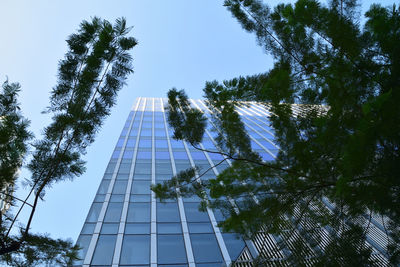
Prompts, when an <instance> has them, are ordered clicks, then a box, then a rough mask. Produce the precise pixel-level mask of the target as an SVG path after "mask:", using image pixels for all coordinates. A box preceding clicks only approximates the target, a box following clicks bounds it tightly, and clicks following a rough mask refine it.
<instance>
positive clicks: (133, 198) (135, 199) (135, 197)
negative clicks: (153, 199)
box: [129, 195, 150, 202]
mask: <svg viewBox="0 0 400 267" xmlns="http://www.w3.org/2000/svg"><path fill="white" fill-rule="evenodd" d="M129 201H130V202H150V195H131V198H130V200H129Z"/></svg>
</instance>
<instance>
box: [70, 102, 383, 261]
mask: <svg viewBox="0 0 400 267" xmlns="http://www.w3.org/2000/svg"><path fill="white" fill-rule="evenodd" d="M190 101H191V103H192V105H193V106H194V107H197V108H199V109H201V110H203V111H204V112H205V113H206V114H207V115H208V116H211V114H210V112H209V110H208V109H207V107H206V105H205V103H204V102H203V101H201V100H190ZM166 104H167V103H166V99H161V98H138V99H136V101H135V102H134V104H133V107H132V110H131V112H130V113H129V116H128V119H127V120H126V123H125V125H124V127H123V129H122V132H121V135H120V137H119V139H118V141H117V144H116V146H115V149H114V151H113V153H112V155H111V159H110V161H109V164H108V166H107V168H106V170H105V174H104V176H103V178H102V180H101V183H100V185H99V188H98V191H97V194H96V196H95V197H94V201H93V204H92V206H91V208H90V211H89V214H88V216H87V218H86V221H85V223H84V225H83V228H82V231H81V234H80V236H79V238H78V241H77V243H78V244H79V245H80V246H81V247H82V250H81V255H80V256H81V258H82V260H81V261H79V262H76V266H131V267H133V266H136V267H139V266H140V267H142V266H151V267H153V266H154V267H155V266H160V267H161V266H164V267H167V266H176V267H179V266H199V267H206V266H207V267H212V266H215V267H217V266H218V267H220V266H229V265H230V264H231V263H232V262H236V264H237V266H251V265H248V263H250V262H251V261H252V260H253V259H255V258H257V257H259V256H260V257H265V258H270V259H272V261H271V262H273V261H274V260H275V261H276V262H277V264H278V265H279V261H280V260H282V259H284V258H285V257H286V256H287V255H286V253H287V252H286V251H285V250H282V249H280V248H279V247H278V245H277V243H278V242H279V239H280V237H279V236H274V235H271V234H268V233H264V232H262V231H261V232H260V233H259V234H258V235H257V236H256V237H255V238H254V239H253V240H243V239H241V238H240V237H239V236H238V235H236V234H234V233H223V232H221V231H220V229H219V228H218V226H217V224H218V222H219V221H221V220H223V219H224V217H223V214H222V213H221V211H219V210H212V209H210V208H208V209H207V212H201V211H199V210H198V206H199V203H200V199H199V198H197V197H190V198H181V197H179V198H178V199H177V200H168V201H167V202H166V203H160V202H159V201H158V200H157V199H156V198H155V196H154V193H153V192H151V190H150V184H154V183H158V182H162V181H164V180H166V179H170V178H171V177H172V176H173V175H175V174H177V173H178V172H180V171H181V170H185V169H187V168H189V167H194V166H195V165H196V166H199V167H201V169H202V170H208V169H210V171H208V172H206V173H205V174H204V175H202V176H201V178H200V179H203V180H206V179H210V178H213V177H215V176H216V175H218V173H219V172H221V170H223V169H225V168H226V167H228V166H229V164H230V161H229V160H227V161H224V162H223V163H222V164H220V165H218V166H216V167H213V168H211V167H212V166H214V164H216V163H218V162H220V161H221V160H222V159H223V158H222V156H221V155H219V154H215V153H207V152H203V151H199V150H196V149H194V148H192V147H191V146H190V145H188V144H186V143H185V142H182V141H176V140H173V139H172V138H171V136H172V133H173V131H172V129H170V128H169V127H168V124H167V121H166V114H165V106H166ZM295 109H296V107H295ZM238 111H239V113H240V115H241V116H242V119H243V121H244V123H245V125H246V129H247V131H248V132H249V136H250V138H251V143H252V148H253V149H254V150H256V151H257V152H259V154H260V155H261V156H262V157H263V159H264V160H270V159H273V157H274V155H276V153H277V151H278V148H277V147H276V146H275V145H274V143H273V140H274V136H273V134H274V131H273V129H271V128H270V127H269V123H268V111H267V110H266V109H265V108H264V107H262V106H261V105H258V104H256V103H251V104H250V105H247V106H243V107H238ZM208 125H209V126H208V129H207V130H206V135H205V137H204V139H203V142H202V144H201V145H200V146H201V147H202V148H205V149H208V150H216V147H215V146H216V142H215V140H214V137H215V131H211V128H212V127H213V125H212V124H211V123H209V124H208ZM326 204H327V205H329V203H328V202H327V203H326ZM370 229H371V230H370V233H371V234H370V235H369V236H368V238H367V240H368V242H369V245H370V246H372V248H373V251H374V252H373V255H374V257H378V258H379V259H381V260H382V261H383V262H384V261H386V258H385V257H384V248H385V244H386V239H385V238H386V237H385V235H384V233H383V232H382V231H383V227H382V224H381V222H379V218H378V217H377V218H372V220H371V226H370ZM279 266H280V265H279Z"/></svg>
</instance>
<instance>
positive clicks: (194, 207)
mask: <svg viewBox="0 0 400 267" xmlns="http://www.w3.org/2000/svg"><path fill="white" fill-rule="evenodd" d="M184 206H185V213H186V220H187V221H188V222H209V221H210V219H209V218H208V213H207V212H202V211H199V203H185V204H184Z"/></svg>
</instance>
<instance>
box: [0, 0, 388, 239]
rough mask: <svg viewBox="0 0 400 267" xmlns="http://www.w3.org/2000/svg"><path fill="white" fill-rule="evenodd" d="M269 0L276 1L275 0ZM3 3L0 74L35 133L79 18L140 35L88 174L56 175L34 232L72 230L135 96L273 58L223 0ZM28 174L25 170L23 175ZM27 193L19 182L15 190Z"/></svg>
mask: <svg viewBox="0 0 400 267" xmlns="http://www.w3.org/2000/svg"><path fill="white" fill-rule="evenodd" d="M267 2H268V3H269V4H270V5H272V6H273V5H275V4H276V3H278V2H280V1H267ZM381 2H382V3H383V4H384V5H388V4H390V3H393V1H381ZM368 6H369V1H368V2H367V1H364V2H362V8H363V10H365V9H366V8H367V7H368ZM0 10H1V11H2V15H1V16H0V32H1V34H2V37H1V41H0V82H1V83H2V82H3V81H4V80H6V79H7V78H8V80H9V82H19V83H20V84H21V90H22V91H21V92H20V102H21V109H22V112H23V114H24V115H25V116H26V117H27V118H29V119H30V120H31V130H32V131H33V132H34V134H35V136H36V137H37V138H39V137H40V134H41V129H43V127H45V126H46V125H47V124H48V123H49V122H50V119H49V117H48V116H47V115H43V114H41V112H42V111H43V110H44V109H45V107H46V106H47V105H48V102H49V92H50V90H51V89H52V87H53V86H55V85H56V75H57V66H58V61H59V60H61V59H62V58H63V56H64V54H65V52H66V51H67V45H66V42H65V40H66V39H67V37H68V35H70V34H72V33H74V32H75V31H76V29H77V28H78V27H79V24H80V22H81V21H82V20H90V18H91V17H93V16H99V17H101V18H103V19H107V20H109V21H110V22H114V21H115V19H116V18H118V17H125V18H126V20H127V24H128V25H130V26H133V29H132V30H131V35H132V36H133V37H135V38H136V39H137V40H138V42H139V44H138V45H137V46H136V47H135V48H134V49H133V51H132V56H133V59H134V61H133V66H134V71H135V72H134V74H132V75H131V76H130V77H129V79H128V80H127V85H126V86H125V87H124V88H123V89H122V90H121V91H120V93H119V96H118V99H117V104H116V106H115V107H114V108H113V109H112V113H111V115H110V117H109V118H107V120H106V121H105V123H104V125H103V127H102V129H101V131H100V132H99V133H98V135H97V138H96V141H95V142H94V143H93V144H92V145H91V146H90V147H89V148H88V149H87V154H86V155H85V156H84V159H85V160H86V161H87V164H86V167H87V171H86V173H85V174H83V175H82V176H81V177H78V178H76V179H75V180H74V181H72V182H71V181H65V182H62V183H59V184H56V185H55V186H53V188H51V189H49V190H47V192H46V195H45V198H44V202H41V203H40V204H39V207H38V210H37V212H36V214H35V217H34V219H33V224H32V231H33V232H40V233H49V234H50V235H51V236H52V237H54V238H72V239H73V240H76V238H77V237H78V235H79V232H80V230H81V227H82V225H83V222H84V220H85V218H86V215H87V212H88V211H89V208H90V205H91V203H92V201H93V198H94V196H95V193H96V191H97V187H98V185H99V183H100V181H101V178H102V175H103V173H104V170H105V168H106V166H107V163H108V161H109V158H110V156H111V153H112V151H113V148H114V146H115V144H116V141H117V139H118V136H119V134H120V132H121V130H122V127H123V125H124V122H125V120H126V118H127V116H128V113H129V111H130V109H131V107H132V104H133V101H134V100H135V98H137V97H141V96H142V97H166V93H167V91H168V90H169V89H171V88H172V87H176V88H178V89H185V90H186V92H187V93H188V95H189V97H191V98H202V89H203V87H204V84H205V82H206V81H212V80H218V81H223V80H226V79H231V78H234V77H237V76H239V75H242V76H245V75H252V74H257V73H262V72H265V71H267V70H268V69H269V68H271V66H272V58H271V57H270V56H269V55H267V54H266V53H264V52H263V50H262V48H261V47H259V46H258V45H257V41H256V39H255V37H254V35H252V34H249V33H247V32H245V31H244V30H243V29H242V28H241V26H240V25H239V24H238V22H237V21H236V20H235V19H234V18H232V16H231V14H230V13H229V12H228V11H227V10H226V8H225V7H223V1H222V0H202V1H200V0H198V1H194V0H168V1H166V0H152V1H148V0H147V1H145V0H130V1H129V0H125V1H122V0H114V1H103V0H85V1H78V0H69V1H54V0H37V1H29V0H25V1H23V0H1V1H0ZM28 177H29V173H28V172H27V171H26V170H23V171H22V174H21V180H23V178H28ZM19 184H20V183H19ZM25 194H26V191H25V190H24V189H23V187H22V186H19V190H18V191H17V196H18V197H21V198H22V197H24V196H25ZM24 215H26V212H25V213H24ZM23 218H24V216H22V220H21V222H24V219H23Z"/></svg>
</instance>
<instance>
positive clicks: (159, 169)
mask: <svg viewBox="0 0 400 267" xmlns="http://www.w3.org/2000/svg"><path fill="white" fill-rule="evenodd" d="M157 153H161V152H157ZM156 174H170V175H172V167H171V163H158V164H156Z"/></svg>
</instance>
